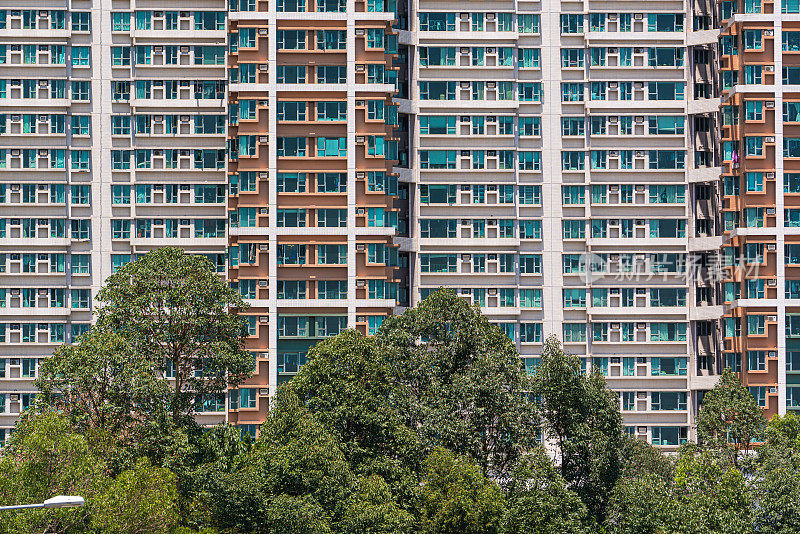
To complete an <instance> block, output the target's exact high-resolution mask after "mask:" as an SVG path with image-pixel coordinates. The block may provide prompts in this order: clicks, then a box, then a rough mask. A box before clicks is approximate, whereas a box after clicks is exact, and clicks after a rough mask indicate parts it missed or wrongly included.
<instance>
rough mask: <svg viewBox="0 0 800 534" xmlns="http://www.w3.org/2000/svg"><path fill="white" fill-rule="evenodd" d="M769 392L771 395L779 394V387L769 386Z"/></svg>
mask: <svg viewBox="0 0 800 534" xmlns="http://www.w3.org/2000/svg"><path fill="white" fill-rule="evenodd" d="M767 391H768V392H769V393H777V392H778V387H777V386H769V387H768V388H767Z"/></svg>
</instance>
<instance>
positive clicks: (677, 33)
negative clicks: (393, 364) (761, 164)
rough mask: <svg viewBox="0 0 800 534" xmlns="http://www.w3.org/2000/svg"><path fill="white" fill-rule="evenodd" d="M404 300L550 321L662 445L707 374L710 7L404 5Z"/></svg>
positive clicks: (711, 206)
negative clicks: (407, 259)
mask: <svg viewBox="0 0 800 534" xmlns="http://www.w3.org/2000/svg"><path fill="white" fill-rule="evenodd" d="M411 12H412V13H413V16H409V18H408V21H409V26H410V27H409V30H410V31H409V33H408V34H407V36H406V35H404V34H403V33H401V43H402V44H405V43H407V44H408V45H409V53H408V57H409V65H410V72H411V76H410V78H411V80H412V83H411V84H410V94H409V95H408V102H407V103H406V104H405V106H403V105H401V110H403V109H405V108H408V109H410V110H412V111H411V113H412V116H413V119H412V121H411V123H412V124H414V127H413V128H412V129H411V131H412V139H413V142H412V154H411V158H410V161H411V171H410V172H409V177H410V179H411V180H413V181H414V183H415V186H414V188H412V191H414V194H413V195H412V203H413V209H412V213H413V218H412V221H413V222H412V235H413V241H412V245H411V249H412V250H413V254H412V257H413V261H412V269H411V273H412V275H411V276H412V281H413V284H412V287H413V289H414V291H413V292H412V303H416V302H417V301H418V300H419V299H421V298H424V297H425V296H426V294H428V292H430V291H433V290H435V289H436V288H438V287H439V286H445V287H451V288H453V289H455V290H456V291H457V292H458V294H459V295H461V296H463V297H464V298H467V299H469V300H471V301H472V302H474V303H476V304H478V305H479V306H480V307H481V308H482V309H483V311H484V313H485V314H487V315H488V316H489V317H490V320H491V321H493V322H495V323H497V324H498V325H499V326H500V327H502V328H503V329H504V330H505V331H506V332H507V333H508V335H509V337H510V338H511V339H512V340H514V341H515V342H516V344H517V346H518V348H519V350H520V353H521V355H522V358H523V361H524V364H525V366H526V368H528V369H529V370H532V369H534V368H535V367H536V365H537V364H538V361H539V357H538V355H539V353H540V351H541V348H542V343H543V342H544V340H545V338H546V337H547V336H548V335H550V334H556V335H557V336H558V337H559V338H561V339H562V340H563V342H564V346H565V348H566V350H568V351H569V352H572V353H574V354H577V355H578V356H580V358H581V362H582V364H583V365H584V367H585V368H586V369H587V370H590V369H599V370H600V371H601V372H602V373H603V374H605V375H606V376H607V377H608V383H609V386H610V387H611V388H612V389H614V390H615V391H619V394H620V403H621V408H622V412H623V415H624V419H625V425H626V429H627V430H628V431H629V432H630V433H631V434H633V435H635V436H637V437H640V438H641V439H647V440H648V441H650V442H652V443H654V444H657V445H663V446H666V447H674V446H677V445H679V444H680V443H681V442H683V441H684V440H686V439H687V438H689V437H690V436H691V434H692V432H691V428H692V424H693V420H694V413H695V410H696V406H697V402H698V400H699V396H698V395H699V394H701V392H702V391H703V390H706V389H709V388H710V387H711V386H712V385H713V381H714V379H713V375H715V374H717V373H718V372H719V362H718V360H719V355H720V351H719V347H718V344H719V342H720V338H719V334H718V327H717V325H718V324H719V321H718V319H719V317H720V316H721V315H722V311H723V310H722V306H721V304H722V302H721V301H720V300H719V296H720V295H719V291H718V288H717V284H716V280H715V279H714V278H713V275H714V273H715V272H716V270H715V269H714V268H713V267H714V266H715V265H716V257H717V251H718V249H719V247H720V245H721V244H722V240H721V237H717V236H718V234H719V229H720V228H719V221H718V216H717V211H718V206H717V204H716V202H717V199H718V194H717V190H718V187H717V182H718V179H719V174H720V168H719V163H718V160H717V149H716V146H717V140H716V135H715V131H716V127H717V121H716V117H717V115H718V108H719V105H720V100H719V94H718V84H717V81H716V69H715V68H714V65H715V62H716V61H717V57H716V52H715V50H716V43H717V35H718V33H719V31H718V30H712V29H711V28H712V27H713V21H714V20H715V19H716V17H715V15H714V12H715V7H714V5H713V4H704V3H702V2H699V3H697V2H696V3H689V4H685V3H683V2H661V3H658V4H638V5H634V4H628V3H625V2H614V3H609V2H593V1H588V2H581V1H559V2H556V1H543V2H526V1H523V2H494V3H492V4H491V5H489V4H485V3H469V4H462V3H460V2H446V1H445V2H426V1H425V0H418V1H417V2H415V3H414V5H413V7H412V10H411Z"/></svg>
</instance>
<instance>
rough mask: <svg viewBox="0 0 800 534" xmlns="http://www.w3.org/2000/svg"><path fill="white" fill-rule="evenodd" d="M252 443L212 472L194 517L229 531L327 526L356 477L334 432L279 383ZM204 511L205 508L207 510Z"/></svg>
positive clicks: (341, 509)
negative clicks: (231, 462)
mask: <svg viewBox="0 0 800 534" xmlns="http://www.w3.org/2000/svg"><path fill="white" fill-rule="evenodd" d="M275 402H276V405H277V406H279V408H277V409H274V410H271V411H270V413H269V415H268V417H267V421H266V422H265V423H264V424H263V425H262V427H261V435H260V437H259V439H258V440H256V442H255V443H254V444H253V446H252V448H251V450H249V451H248V452H246V453H245V454H242V455H240V456H239V457H238V458H237V459H236V461H235V465H233V466H232V468H231V469H228V470H225V469H213V470H210V471H209V472H208V473H207V476H206V477H205V480H204V483H203V486H202V488H201V489H200V491H199V495H198V499H199V500H200V502H198V503H197V504H196V505H195V506H194V507H193V510H194V511H195V513H196V516H195V518H196V520H198V521H199V522H202V521H203V520H207V521H209V523H210V524H211V525H213V526H215V527H217V528H220V529H223V530H225V531H232V532H253V533H271V532H286V533H292V532H297V533H301V532H329V531H332V528H333V527H332V525H334V524H336V523H337V522H338V521H340V520H341V519H342V517H343V512H344V507H343V505H344V503H345V502H346V501H347V498H348V497H349V495H350V493H351V491H352V488H353V487H354V484H355V481H356V478H355V476H354V475H353V473H352V471H351V469H350V466H349V465H348V463H347V461H346V459H345V456H344V453H343V452H342V444H341V442H340V441H339V440H338V439H337V437H336V435H335V434H333V433H331V432H329V431H328V429H327V428H325V426H324V425H322V424H320V422H319V421H318V420H317V419H316V417H315V416H314V415H313V414H311V413H309V411H308V410H307V409H306V407H305V406H304V405H303V404H302V403H301V402H300V400H299V399H298V398H297V396H296V395H294V394H293V393H291V392H289V391H286V390H284V389H283V388H280V389H279V390H278V394H277V399H276V401H275ZM206 511H207V512H206Z"/></svg>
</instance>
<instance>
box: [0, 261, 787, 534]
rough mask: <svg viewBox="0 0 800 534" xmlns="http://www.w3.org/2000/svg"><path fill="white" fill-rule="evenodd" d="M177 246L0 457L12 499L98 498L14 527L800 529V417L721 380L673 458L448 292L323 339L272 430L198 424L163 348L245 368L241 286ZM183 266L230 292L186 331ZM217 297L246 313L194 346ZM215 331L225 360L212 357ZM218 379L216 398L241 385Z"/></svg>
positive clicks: (48, 382)
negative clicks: (533, 364) (780, 413)
mask: <svg viewBox="0 0 800 534" xmlns="http://www.w3.org/2000/svg"><path fill="white" fill-rule="evenodd" d="M165 254H167V255H168V256H169V258H164V257H160V256H158V255H157V254H154V258H151V259H152V261H147V262H145V264H146V267H145V268H142V269H140V270H139V269H134V268H131V269H129V270H128V271H127V275H123V276H121V277H119V278H117V279H115V280H114V281H112V283H113V284H114V286H113V287H115V288H118V287H122V288H125V289H124V291H130V287H128V286H127V284H130V285H131V287H133V286H135V285H136V284H138V282H136V283H134V280H137V279H138V277H140V276H145V274H144V273H148V272H151V271H152V273H155V274H158V275H159V276H154V279H158V280H162V282H159V283H156V284H155V285H154V286H153V285H148V284H146V283H145V282H144V281H142V284H144V285H141V286H138V287H140V288H141V291H152V292H154V293H155V295H150V296H149V297H148V296H146V295H139V297H141V298H142V304H141V305H142V306H150V308H148V309H149V310H150V311H149V312H147V313H145V312H142V311H136V310H131V314H130V317H131V319H130V321H129V322H125V314H124V312H123V310H124V309H125V307H127V306H128V304H123V303H122V302H120V301H119V299H121V298H122V297H121V296H119V297H115V298H116V299H117V300H116V301H112V302H111V306H112V311H113V307H114V306H117V304H118V306H117V308H116V311H115V312H113V313H112V311H109V312H107V313H106V315H104V316H103V317H102V320H101V321H99V322H98V325H97V326H96V327H94V328H93V329H92V330H91V331H90V332H89V334H87V335H86V336H84V337H83V338H82V339H81V340H80V341H79V343H77V344H76V345H74V346H71V347H62V348H60V349H59V350H58V351H57V354H56V356H55V357H54V358H52V359H51V360H49V361H47V362H45V363H44V364H43V366H42V374H41V378H40V380H39V382H37V383H39V384H40V387H41V388H42V390H43V391H44V394H43V395H42V396H41V397H40V398H39V400H38V401H37V403H36V404H35V405H34V407H33V408H31V409H30V410H29V411H27V412H26V413H25V414H24V416H23V418H22V421H21V423H20V424H19V425H18V426H17V428H16V431H15V432H14V433H13V435H12V436H11V438H10V440H9V442H8V445H7V447H6V448H5V449H4V450H3V451H2V453H0V477H2V479H3V481H4V484H3V486H2V487H0V504H13V503H22V502H38V501H42V500H44V499H46V498H48V497H52V496H53V495H56V494H69V493H79V494H81V495H83V496H84V497H85V498H86V506H85V507H83V508H78V509H67V510H39V511H26V512H5V513H1V514H0V534H5V533H9V534H11V533H14V534H17V533H20V534H21V533H28V532H63V533H66V534H72V533H83V532H86V533H95V532H97V533H99V532H120V533H122V532H138V533H143V534H146V533H149V532H168V533H170V532H171V533H181V534H191V533H207V534H210V533H212V532H213V533H216V534H238V533H242V534H243V533H256V534H259V533H263V534H267V533H269V534H272V533H277V532H280V533H288V534H291V533H298V534H299V533H303V534H307V533H312V534H316V533H320V534H322V533H324V534H340V533H341V534H357V533H358V534H361V533H369V534H447V533H459V534H462V533H476V534H477V533H481V534H511V533H517V532H530V533H534V534H536V533H550V532H560V533H565V534H572V533H574V534H579V533H580V534H583V533H589V532H608V533H615V534H616V533H619V534H622V533H629V532H636V533H653V534H667V533H670V534H672V533H687V534H689V533H691V534H695V533H698V534H699V533H711V532H724V533H731V534H739V533H742V534H744V533H746V532H747V533H749V532H763V533H770V534H772V533H788V532H795V531H796V530H797V528H796V525H797V523H798V520H799V519H800V490H798V489H797V488H798V487H800V475H798V473H800V470H799V468H800V422H798V421H800V420H799V419H798V418H797V417H795V416H794V415H792V414H790V415H787V416H785V417H775V418H773V419H772V420H771V421H770V422H769V423H767V424H765V423H764V421H763V419H760V418H759V415H760V412H758V411H754V410H753V409H752V406H753V404H752V402H754V401H752V397H749V398H748V397H747V396H745V395H744V394H747V395H749V393H748V392H747V390H746V389H745V388H743V387H742V386H741V384H740V383H738V380H737V379H736V378H735V376H732V375H729V374H726V375H724V376H723V377H722V380H721V381H720V384H719V385H718V386H717V387H715V388H714V390H712V391H711V392H709V393H707V394H706V395H705V401H706V402H704V405H703V407H702V409H701V414H702V415H703V430H702V432H703V433H702V434H701V435H702V436H703V438H704V439H703V440H702V441H701V443H699V444H691V443H690V444H686V445H684V446H683V447H682V448H681V450H680V451H679V454H678V455H677V456H676V457H667V456H664V455H663V454H661V452H660V450H659V449H657V448H655V447H653V446H651V445H650V444H648V443H646V442H643V441H639V440H636V439H634V438H632V437H628V436H626V435H624V433H623V429H622V418H621V415H620V412H619V403H618V399H617V397H616V394H614V393H612V392H610V391H609V390H608V389H607V388H606V387H605V381H604V379H603V377H602V376H600V375H599V374H589V375H587V374H586V373H584V372H582V371H581V366H580V363H579V361H578V359H577V358H576V357H574V356H571V355H569V354H565V353H564V351H563V349H562V347H561V345H560V344H559V342H558V340H557V339H555V338H549V339H547V341H546V343H545V344H544V347H543V350H542V354H541V363H540V365H539V366H538V368H537V369H536V370H535V372H534V373H533V375H532V376H529V375H527V374H526V372H525V371H524V370H523V367H522V365H521V362H520V360H519V355H518V354H517V352H516V350H515V348H514V346H513V344H512V343H511V342H510V340H509V339H508V338H507V337H505V335H504V334H503V333H502V332H501V331H500V330H499V329H497V328H496V327H494V326H492V325H490V324H489V323H488V322H487V321H486V319H485V318H484V317H482V316H481V314H480V310H479V309H477V308H475V307H472V306H470V305H469V304H467V303H466V302H464V301H463V300H461V299H459V298H458V297H457V296H456V295H455V294H454V293H453V292H447V291H442V292H438V293H436V294H434V295H433V296H431V297H430V298H428V299H426V300H425V301H423V302H422V303H421V304H420V305H419V306H418V307H417V308H415V309H412V310H408V311H407V312H406V313H404V314H403V315H401V316H398V317H392V318H388V319H387V320H386V321H385V322H384V324H383V325H382V327H381V329H380V330H379V331H378V333H377V335H375V336H373V337H367V336H364V335H363V334H360V333H358V332H356V331H352V330H349V331H345V332H342V333H341V334H339V335H338V336H335V337H332V338H328V339H326V340H324V341H322V342H321V343H319V344H318V345H316V346H315V347H313V348H312V349H311V350H310V351H309V353H308V363H307V364H306V365H304V366H303V367H302V368H301V369H300V372H299V374H298V375H297V377H296V378H294V379H293V380H291V381H289V382H288V383H286V384H284V385H282V386H281V387H279V388H278V390H277V393H276V394H275V395H274V398H273V399H272V404H271V409H270V411H269V413H268V415H267V418H266V421H265V422H264V424H263V425H262V426H261V427H260V430H259V434H258V437H257V438H256V439H254V440H253V439H250V437H249V436H247V437H243V436H242V434H240V432H239V429H237V428H236V427H233V426H229V425H219V426H217V427H214V428H201V427H199V426H198V425H197V423H196V422H195V421H194V419H193V418H191V417H188V415H190V414H191V411H192V409H193V408H192V403H193V402H194V401H195V400H196V397H194V390H193V389H192V388H193V387H194V386H193V385H192V384H193V383H192V382H191V380H190V379H188V378H187V381H186V382H185V383H184V385H183V386H182V387H181V388H180V389H175V388H174V387H173V383H171V382H169V380H168V376H167V375H168V374H170V373H168V372H167V371H168V369H169V365H168V364H167V363H165V362H168V361H171V360H170V358H172V357H173V355H175V354H177V356H175V357H176V358H178V360H179V361H180V362H181V363H180V365H186V366H187V367H186V369H187V370H188V369H190V368H191V369H194V370H195V371H196V370H199V369H200V365H202V369H203V371H204V373H205V369H208V368H209V367H211V368H214V369H221V368H225V367H226V366H230V368H231V369H232V370H237V369H238V370H240V371H241V372H242V376H244V374H245V373H244V368H245V367H244V366H245V360H246V359H245V358H244V356H243V355H241V354H239V353H240V352H241V350H242V349H241V344H240V343H241V339H240V338H239V336H240V335H241V334H240V333H239V332H240V331H238V330H236V328H238V327H236V326H235V324H236V322H237V321H238V319H235V318H234V316H233V314H232V309H233V308H235V307H236V306H238V299H237V298H234V297H233V296H231V295H230V294H229V293H228V292H227V289H226V290H225V291H223V290H222V289H220V288H219V287H218V285H217V284H216V282H214V283H212V282H211V281H210V280H209V279H207V278H206V277H207V276H208V274H209V272H210V270H209V269H208V266H207V265H205V264H204V262H203V261H197V262H195V261H193V260H192V261H189V260H188V259H187V258H186V257H185V256H181V255H176V254H175V252H174V251H172V252H169V251H168V252H167V253H165ZM159 258H160V259H159ZM138 261H142V260H138ZM176 263H177V264H181V265H183V266H184V267H185V268H187V269H188V267H186V266H187V265H191V266H192V267H191V269H190V271H191V272H189V273H188V275H189V276H188V278H189V279H190V280H192V279H196V280H206V282H202V283H199V282H198V283H199V284H200V286H201V287H205V288H206V289H207V290H208V292H209V293H208V294H209V295H211V294H215V295H217V296H219V295H228V297H224V298H222V297H220V298H219V300H218V301H216V302H217V303H216V304H213V303H211V302H208V303H204V304H197V305H195V304H191V306H195V308H194V309H195V310H196V311H197V313H198V314H199V316H202V317H200V318H198V316H195V317H194V319H197V321H198V322H196V323H194V326H186V327H185V328H184V327H180V326H178V325H171V326H170V321H172V320H173V319H172V318H171V317H170V316H171V313H167V312H165V314H164V315H163V317H162V318H161V319H159V320H163V321H164V323H163V325H165V326H166V327H168V328H169V327H173V328H174V330H173V334H174V335H173V334H158V335H156V334H155V333H154V332H153V329H154V328H155V324H156V323H155V322H154V319H153V317H154V316H158V314H159V313H161V312H160V311H156V310H160V309H162V308H163V309H171V306H172V304H170V305H169V306H167V305H165V304H164V305H162V304H163V303H173V304H175V305H176V306H177V309H179V310H181V311H179V312H176V313H188V311H187V310H188V309H189V308H188V307H187V306H190V305H189V304H186V303H185V301H184V300H181V298H180V297H178V296H174V297H173V296H170V294H171V292H172V291H173V290H175V287H177V286H173V284H178V285H180V284H179V283H178V281H177V280H176V279H174V278H173V274H174V273H172V274H170V273H163V272H161V271H163V270H165V269H172V267H174V266H175V265H176ZM195 271H202V273H197V272H195ZM122 272H123V270H121V271H119V272H118V273H117V274H120V273H122ZM175 272H179V271H175ZM212 274H213V273H212ZM115 276H116V275H115ZM193 283H194V282H191V283H190V285H191V284H193ZM146 287H149V289H145V288H146ZM181 287H188V286H181ZM166 288H169V289H166ZM214 288H216V289H214ZM105 290H106V288H104V291H105ZM217 290H219V292H217ZM115 291H116V289H115ZM124 291H123V293H124ZM176 291H177V290H176ZM123 293H115V294H116V295H122V294H123ZM104 294H105V295H109V293H108V292H106V293H104ZM173 298H175V299H177V300H171V299H173ZM208 298H209V300H213V299H212V297H210V296H209V297H208ZM190 300H192V299H190ZM201 300H202V299H201ZM114 302H116V304H115V303H114ZM154 302H157V303H162V304H153V303H154ZM210 310H216V311H215V312H213V313H212V312H211V311H210ZM208 313H211V314H212V315H214V314H218V317H217V318H216V319H214V321H217V322H219V323H225V324H228V325H229V326H230V329H228V327H224V328H223V327H220V329H219V330H216V333H217V334H218V335H219V336H221V337H220V339H217V338H212V337H205V338H203V339H201V340H200V341H192V343H191V344H189V345H181V344H180V343H179V341H178V340H179V339H180V337H181V336H182V335H183V333H186V332H192V331H194V330H193V329H194V328H195V327H196V326H197V324H200V323H204V324H208V321H209V320H210V319H209V317H207V316H206V315H207V314H208ZM189 315H191V314H189ZM194 319H192V320H194ZM210 331H214V330H210ZM187 335H188V334H187ZM173 345H174V346H176V347H180V348H178V349H169V347H171V346H173ZM218 346H223V347H224V348H223V352H225V353H226V354H227V355H226V356H223V357H222V360H221V363H217V364H213V365H209V364H208V359H209V358H212V359H213V358H214V357H215V353H214V352H213V350H211V348H212V347H218ZM170 350H176V351H177V352H170ZM226 351H227V352H226ZM237 354H239V355H237ZM240 356H242V359H241V360H240V359H239V357H240ZM172 361H176V360H172ZM234 364H235V365H234ZM204 373H203V374H204ZM190 374H195V373H194V371H192V373H190ZM211 375H213V373H211ZM236 380H237V377H236V376H235V373H234V376H233V378H232V381H233V383H235V381H236ZM201 382H202V384H200V383H198V387H203V388H206V389H204V391H206V392H209V393H213V392H216V393H219V392H221V391H223V390H224V388H225V387H226V385H227V384H228V383H230V382H229V381H228V378H227V376H222V377H219V376H218V377H217V378H213V376H209V377H208V379H207V380H206V378H202V380H201ZM743 393H744V394H743ZM176 396H177V397H176ZM176 399H177V400H176ZM725 399H730V400H725ZM726 402H732V403H735V406H736V409H733V410H729V409H728V407H727V405H726V404H725V403H726ZM706 403H707V404H706ZM173 408H177V411H176V410H174V409H173ZM731 428H734V429H735V432H734V433H733V434H726V432H727V430H728V429H731ZM725 436H730V437H731V438H732V439H733V440H734V441H733V443H729V442H727V441H725V440H724V438H725ZM747 436H764V439H765V440H766V441H765V442H764V443H762V444H759V445H758V447H759V448H758V454H757V455H752V454H751V455H746V454H745V455H740V454H734V453H732V452H731V451H737V450H739V449H737V448H736V444H737V443H741V444H742V447H745V446H749V443H750V442H749V441H746V437H747ZM736 440H740V441H736Z"/></svg>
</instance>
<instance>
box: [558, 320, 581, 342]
mask: <svg viewBox="0 0 800 534" xmlns="http://www.w3.org/2000/svg"><path fill="white" fill-rule="evenodd" d="M563 334H564V343H585V342H586V323H564V326H563Z"/></svg>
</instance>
